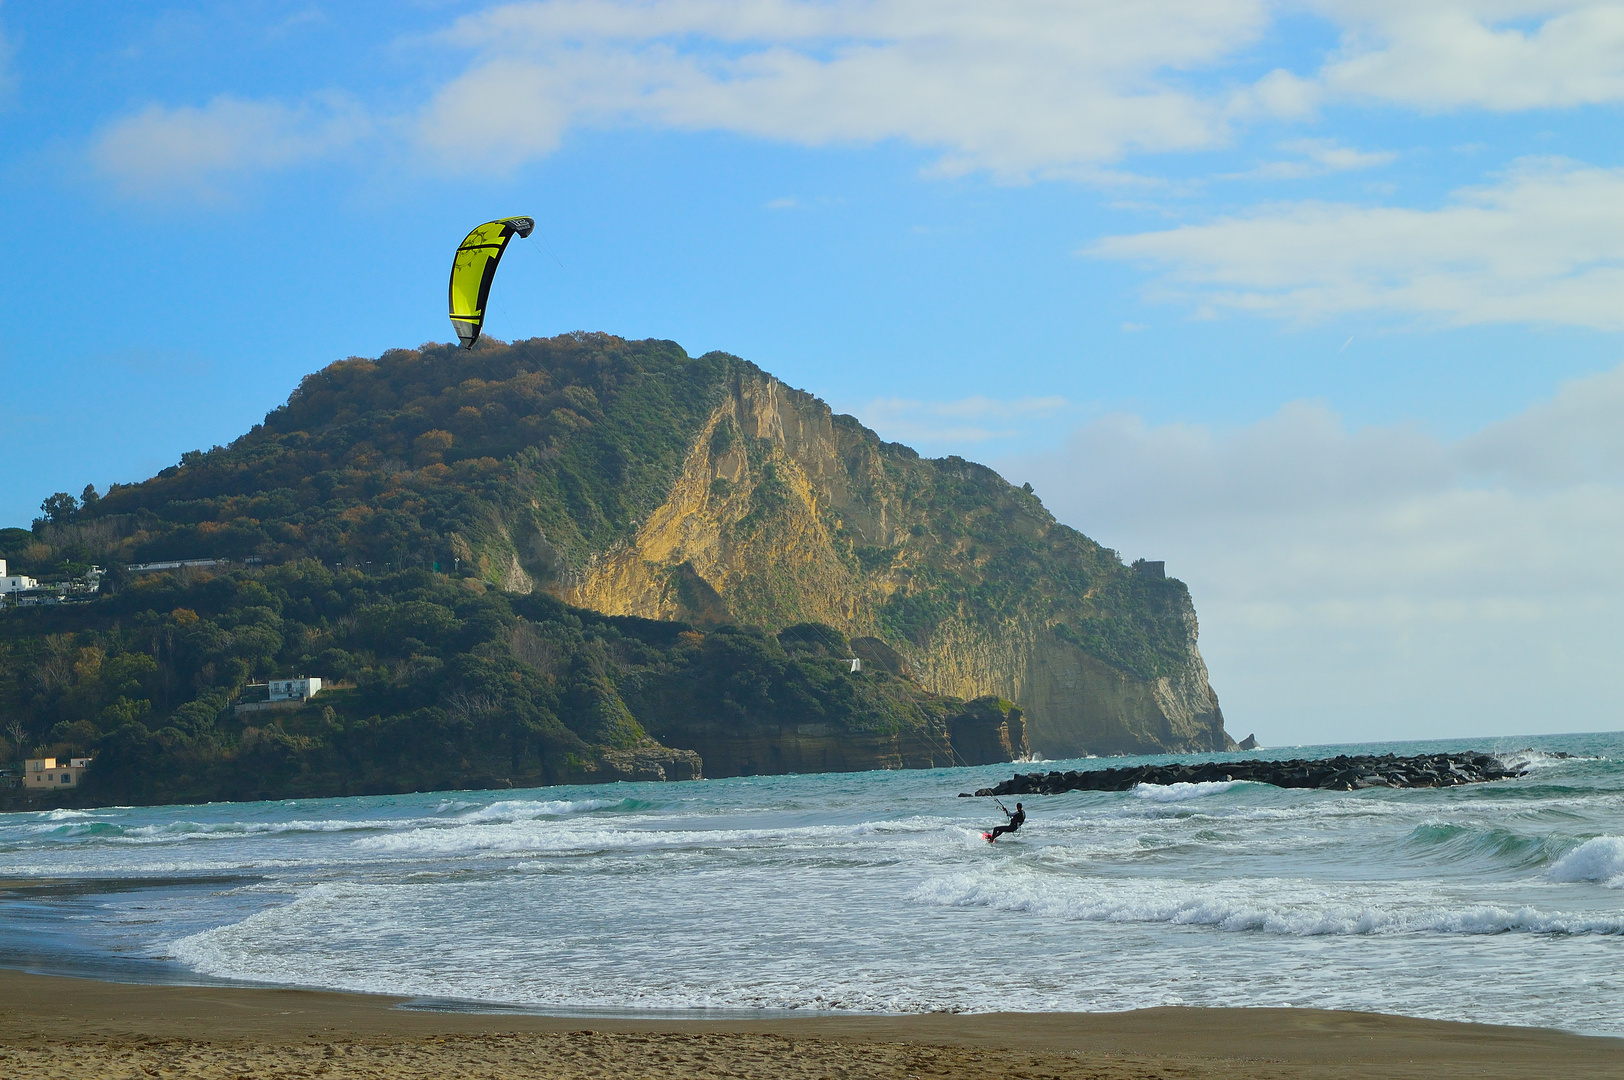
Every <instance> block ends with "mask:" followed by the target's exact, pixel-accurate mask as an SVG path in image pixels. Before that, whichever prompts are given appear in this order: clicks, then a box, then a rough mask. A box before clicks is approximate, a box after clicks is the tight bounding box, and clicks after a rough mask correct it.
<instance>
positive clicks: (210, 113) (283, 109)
mask: <svg viewBox="0 0 1624 1080" xmlns="http://www.w3.org/2000/svg"><path fill="white" fill-rule="evenodd" d="M369 128H370V122H369V121H368V120H367V118H366V116H365V114H364V113H363V112H362V111H361V109H360V108H359V107H358V106H356V105H354V104H353V103H352V102H349V101H347V100H346V99H343V98H339V97H327V98H323V99H316V100H312V101H309V102H307V103H305V104H303V105H300V106H298V107H290V106H287V105H283V104H281V103H280V102H275V101H244V100H242V99H240V98H233V97H217V98H215V99H214V100H213V101H211V102H209V103H208V104H207V105H204V106H201V107H194V106H181V107H178V108H173V109H171V108H165V107H163V106H161V105H150V106H148V107H147V108H146V109H144V110H142V111H141V112H139V113H136V114H135V115H134V116H129V117H126V118H124V119H122V120H118V121H116V122H114V123H112V124H110V125H109V126H107V127H106V128H105V129H103V130H102V132H101V133H100V134H99V135H98V136H97V137H96V139H95V141H94V142H93V144H92V145H91V149H90V156H91V160H92V161H93V162H94V164H95V165H96V166H97V168H99V169H100V170H101V171H102V172H104V173H106V174H107V175H109V176H111V177H113V178H114V179H115V180H116V182H117V183H118V184H119V185H120V186H121V187H122V188H123V189H124V190H125V191H126V192H129V193H131V194H138V195H149V196H162V195H165V194H168V193H171V192H174V191H177V190H179V191H183V192H186V193H188V194H192V193H201V194H206V195H207V194H215V193H217V188H218V185H219V184H220V183H221V182H222V181H223V180H224V179H226V178H227V177H231V176H239V175H243V174H258V173H264V172H268V171H272V170H277V169H285V168H288V167H290V166H294V165H300V164H303V163H306V162H309V161H313V160H317V159H320V158H323V157H326V156H329V155H331V154H333V153H336V152H339V151H342V150H345V149H347V148H349V147H351V146H353V145H354V144H355V143H357V142H358V141H359V140H360V139H361V138H363V137H364V136H365V135H366V133H367V132H368V130H369Z"/></svg>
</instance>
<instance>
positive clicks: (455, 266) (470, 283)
mask: <svg viewBox="0 0 1624 1080" xmlns="http://www.w3.org/2000/svg"><path fill="white" fill-rule="evenodd" d="M535 227H536V223H535V221H534V220H532V219H531V218H527V217H510V218H503V219H502V220H500V221H487V222H486V223H485V224H483V225H481V226H480V227H479V228H477V229H475V230H474V231H473V232H471V233H469V234H468V237H467V239H465V240H464V241H463V242H462V246H461V247H459V248H457V257H456V258H455V259H454V260H452V263H451V325H452V326H453V327H455V328H456V331H457V337H458V338H460V339H461V340H462V347H463V348H465V349H472V348H473V347H474V342H476V341H478V340H479V328H480V327H481V326H482V325H483V324H484V322H485V300H486V298H488V297H489V296H490V295H491V281H492V280H493V279H494V278H495V277H496V264H497V263H499V262H501V261H502V252H504V251H506V250H507V246H508V241H509V240H511V239H513V234H514V233H518V234H519V236H521V237H525V236H529V235H530V230H531V229H534V228H535Z"/></svg>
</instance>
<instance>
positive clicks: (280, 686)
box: [266, 679, 321, 701]
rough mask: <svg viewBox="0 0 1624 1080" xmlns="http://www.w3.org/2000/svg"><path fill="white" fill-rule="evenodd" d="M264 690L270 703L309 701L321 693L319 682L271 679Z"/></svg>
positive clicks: (317, 680)
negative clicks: (268, 692) (267, 691)
mask: <svg viewBox="0 0 1624 1080" xmlns="http://www.w3.org/2000/svg"><path fill="white" fill-rule="evenodd" d="M266 688H267V689H268V690H269V691H270V694H269V697H270V699H271V700H272V701H309V700H310V699H311V698H313V697H315V696H316V695H317V694H319V693H321V680H320V679H271V680H270V681H269V682H268V683H267V684H266Z"/></svg>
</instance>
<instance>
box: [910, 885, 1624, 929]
mask: <svg viewBox="0 0 1624 1080" xmlns="http://www.w3.org/2000/svg"><path fill="white" fill-rule="evenodd" d="M911 899H914V900H917V901H919V902H922V903H927V904H934V905H939V906H942V907H984V908H989V909H991V910H994V911H1019V912H1024V913H1026V914H1030V915H1035V916H1039V917H1044V918H1053V919H1064V920H1068V921H1077V922H1107V923H1168V924H1172V925H1176V926H1206V927H1212V928H1214V929H1217V930H1224V931H1229V932H1244V931H1252V932H1258V933H1265V934H1274V935H1285V936H1291V937H1320V936H1327V935H1333V936H1344V935H1366V934H1415V933H1435V934H1500V933H1507V932H1512V931H1521V932H1524V933H1533V934H1624V917H1618V916H1611V917H1608V916H1601V917H1598V916H1592V915H1577V914H1571V913H1566V912H1546V911H1540V910H1538V909H1536V908H1533V907H1530V906H1526V905H1523V906H1518V907H1505V906H1501V905H1497V904H1484V903H1478V904H1472V903H1467V904H1462V903H1459V902H1457V901H1454V900H1452V899H1450V898H1448V897H1443V896H1438V895H1435V894H1426V893H1423V894H1419V895H1413V894H1409V893H1403V892H1398V891H1395V890H1394V889H1392V888H1387V889H1377V888H1372V887H1369V886H1367V887H1365V888H1364V889H1363V890H1361V891H1360V892H1359V893H1348V894H1346V895H1338V894H1337V893H1335V892H1332V891H1329V890H1328V889H1327V888H1326V886H1325V885H1324V884H1323V883H1315V882H1308V881H1290V880H1281V879H1230V880H1227V881H1220V882H1206V883H1196V882H1185V881H1176V880H1164V879H1141V880H1136V881H1121V880H1118V881H1112V882H1105V883H1095V882H1088V881H1080V880H1070V881H1067V880H1064V879H1049V880H1043V881H1032V882H1023V883H1017V884H1011V883H1010V882H1009V881H1008V880H1006V879H1004V878H1002V877H996V878H995V877H989V876H983V875H980V874H955V875H949V876H946V877H939V878H934V879H932V880H930V881H927V882H925V883H924V884H923V885H921V886H920V887H919V888H918V889H916V890H915V891H914V893H913V895H912V897H911Z"/></svg>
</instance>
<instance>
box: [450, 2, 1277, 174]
mask: <svg viewBox="0 0 1624 1080" xmlns="http://www.w3.org/2000/svg"><path fill="white" fill-rule="evenodd" d="M1267 21H1268V11H1267V6H1266V4H1265V3H1264V2H1263V0H1141V2H1139V3H1135V4H1120V3H1114V2H1107V0H1092V2H1085V3H1078V2H1075V0H1028V2H1026V3H1022V4H1010V5H988V4H985V3H980V2H976V0H870V2H865V3H811V2H806V0H755V2H745V3H738V2H733V3H723V2H719V0H665V2H654V3H646V2H645V3H639V2H633V0H553V2H543V3H525V4H510V5H505V6H502V7H499V8H496V9H494V10H492V11H489V12H486V13H483V14H480V15H475V16H470V17H468V18H465V19H463V20H461V21H459V22H458V23H457V24H456V25H455V27H454V28H453V29H452V30H451V31H450V32H449V33H448V35H447V38H448V39H449V40H450V41H451V42H453V43H455V44H457V45H461V46H462V47H464V48H467V49H470V50H473V51H474V53H475V59H474V61H473V64H472V66H471V67H470V69H469V70H468V71H467V72H466V73H465V74H463V75H462V76H460V77H458V78H456V79H455V80H453V81H452V82H451V83H450V84H448V85H447V86H445V87H444V88H443V89H442V90H441V92H440V93H439V94H438V95H437V97H436V98H435V100H434V101H433V102H432V103H431V105H430V106H429V108H428V109H427V110H426V112H425V113H424V115H423V117H422V118H421V121H420V138H421V141H422V143H423V145H424V146H425V147H426V148H428V149H430V150H431V151H433V152H435V153H436V154H437V155H438V156H439V157H440V158H441V159H442V160H443V161H445V162H446V163H447V164H451V165H455V164H457V163H459V162H462V163H466V164H468V165H469V166H470V167H488V166H489V165H492V164H494V165H497V166H510V165H512V164H515V163H517V162H519V161H523V160H526V159H527V158H530V157H534V156H537V155H539V154H543V153H546V152H547V151H548V150H550V149H551V148H552V147H553V146H556V145H557V141H558V139H559V137H560V135H561V133H562V131H563V129H564V128H565V127H566V126H567V125H569V124H573V123H587V124H608V123H624V122H633V123H646V124H653V125H658V126H665V127H672V128H679V129H691V130H699V129H711V130H724V131H732V132H737V133H741V134H745V135H753V136H761V137H766V138H773V139H781V140H785V141H789V142H795V143H801V144H805V145H823V144H827V143H832V142H845V141H857V142H869V141H876V140H884V139H892V138H896V139H904V140H907V141H910V142H913V143H916V144H919V145H923V146H929V147H935V148H937V149H939V150H940V151H941V152H942V155H943V156H942V159H941V162H940V165H939V167H938V171H940V172H946V173H952V172H962V171H966V170H971V169H987V170H991V171H993V172H995V173H999V174H1002V175H1005V176H1008V177H1026V176H1030V175H1035V174H1038V175H1041V174H1091V173H1092V171H1093V170H1095V169H1096V168H1097V167H1098V166H1100V165H1101V164H1103V163H1106V162H1110V161H1113V160H1115V159H1117V158H1119V157H1121V156H1122V155H1123V154H1125V153H1127V152H1130V151H1134V150H1146V151H1158V150H1174V149H1180V150H1184V149H1197V148H1202V147H1209V146H1213V145H1216V144H1218V143H1220V142H1222V141H1223V140H1224V138H1225V137H1226V134H1227V127H1226V125H1227V122H1228V121H1227V120H1226V117H1225V110H1224V107H1223V103H1222V102H1220V101H1213V100H1206V99H1204V98H1203V97H1201V96H1200V95H1198V94H1196V93H1194V92H1191V91H1189V90H1185V89H1181V88H1179V87H1177V86H1176V85H1175V84H1174V82H1173V80H1172V78H1170V76H1172V75H1174V74H1176V73H1181V72H1190V71H1194V70H1197V69H1203V68H1208V67H1211V66H1213V65H1217V64H1219V63H1221V62H1222V61H1224V59H1225V58H1226V57H1228V56H1230V55H1231V54H1232V53H1234V52H1235V51H1236V50H1237V49H1240V48H1242V47H1243V46H1245V45H1247V44H1249V43H1251V42H1253V41H1255V40H1256V39H1257V37H1258V36H1259V34H1260V33H1261V32H1262V31H1263V29H1264V28H1265V26H1266V25H1267ZM1277 81H1278V80H1277ZM1276 96H1278V95H1276ZM1266 97H1268V95H1266V94H1265V95H1263V97H1262V98H1259V100H1260V101H1262V100H1263V98H1266ZM1258 107H1267V106H1266V104H1265V105H1263V106H1258ZM493 116H494V117H496V119H494V120H493V119H492V117H493Z"/></svg>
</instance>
